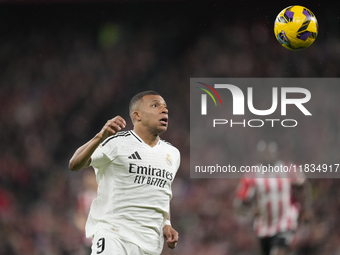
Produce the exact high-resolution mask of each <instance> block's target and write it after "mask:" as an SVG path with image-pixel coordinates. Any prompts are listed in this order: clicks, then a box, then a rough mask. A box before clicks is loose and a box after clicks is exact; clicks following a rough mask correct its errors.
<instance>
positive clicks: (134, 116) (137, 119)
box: [132, 111, 140, 121]
mask: <svg viewBox="0 0 340 255" xmlns="http://www.w3.org/2000/svg"><path fill="white" fill-rule="evenodd" d="M132 117H133V119H134V120H135V121H140V114H139V111H134V112H133V113H132Z"/></svg>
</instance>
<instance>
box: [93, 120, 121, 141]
mask: <svg viewBox="0 0 340 255" xmlns="http://www.w3.org/2000/svg"><path fill="white" fill-rule="evenodd" d="M125 126H126V122H125V120H124V119H123V118H122V117H120V116H116V117H114V118H113V119H110V120H108V121H107V122H106V124H105V126H104V127H103V128H102V130H101V131H100V132H99V135H100V137H101V139H102V140H105V139H106V138H107V137H109V136H111V135H115V134H116V133H117V132H119V131H120V130H121V129H122V128H125Z"/></svg>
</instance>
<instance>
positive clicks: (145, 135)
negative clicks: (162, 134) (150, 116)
mask: <svg viewBox="0 0 340 255" xmlns="http://www.w3.org/2000/svg"><path fill="white" fill-rule="evenodd" d="M133 131H134V132H135V133H136V134H137V135H138V136H139V137H140V138H141V139H142V140H143V141H144V143H146V144H147V145H149V146H150V147H154V146H156V145H157V143H158V141H159V135H155V134H152V133H149V132H143V131H142V130H140V129H138V128H134V130H133Z"/></svg>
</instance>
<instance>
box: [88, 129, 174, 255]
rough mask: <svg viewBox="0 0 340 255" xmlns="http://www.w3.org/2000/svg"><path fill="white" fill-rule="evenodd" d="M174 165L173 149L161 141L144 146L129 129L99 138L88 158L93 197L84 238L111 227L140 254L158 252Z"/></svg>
mask: <svg viewBox="0 0 340 255" xmlns="http://www.w3.org/2000/svg"><path fill="white" fill-rule="evenodd" d="M179 164H180V153H179V151H178V149H177V148H175V147H174V146H172V145H170V144H169V143H167V142H165V141H163V140H159V142H158V144H157V145H156V146H154V147H150V146H149V145H147V144H146V143H144V141H143V140H142V139H141V138H140V137H139V136H138V135H137V134H136V133H135V132H134V131H124V132H119V133H117V134H116V135H114V136H110V137H108V138H107V139H106V140H104V142H103V143H102V144H101V145H100V146H99V147H98V148H97V149H96V151H95V152H94V153H93V155H92V156H91V166H92V167H93V168H94V170H95V173H96V178H97V182H98V196H97V198H96V199H95V200H94V201H93V203H92V205H91V210H90V213H89V216H88V220H87V223H86V236H87V237H93V235H94V234H95V233H96V232H97V231H98V230H99V229H103V228H106V229H111V230H113V232H114V233H116V234H117V236H119V237H120V238H122V239H124V240H127V241H130V242H133V243H135V244H137V245H138V246H140V247H141V248H142V249H143V250H144V252H145V253H148V254H160V253H161V251H162V248H163V242H164V240H163V226H164V225H163V224H164V221H165V219H166V218H167V216H168V212H169V204H170V200H171V197H172V192H171V184H172V182H173V180H174V178H175V175H176V172H177V170H178V168H179Z"/></svg>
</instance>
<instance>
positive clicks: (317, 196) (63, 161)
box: [0, 0, 340, 255]
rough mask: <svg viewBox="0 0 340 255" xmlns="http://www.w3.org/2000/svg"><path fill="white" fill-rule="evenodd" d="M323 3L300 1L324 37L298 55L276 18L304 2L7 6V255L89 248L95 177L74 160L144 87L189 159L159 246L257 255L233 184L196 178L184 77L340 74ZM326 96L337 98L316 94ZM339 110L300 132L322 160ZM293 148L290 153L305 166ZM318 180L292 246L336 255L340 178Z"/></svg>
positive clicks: (1, 211) (3, 119)
mask: <svg viewBox="0 0 340 255" xmlns="http://www.w3.org/2000/svg"><path fill="white" fill-rule="evenodd" d="M325 2H326V1H318V2H316V1H300V3H298V4H300V5H305V6H306V7H308V8H309V9H310V10H311V11H312V12H314V14H315V15H316V17H317V19H318V22H319V27H320V31H319V35H318V38H317V39H316V41H315V43H314V44H313V45H312V46H311V47H310V48H308V49H307V50H304V51H299V52H290V51H288V50H286V49H284V48H283V47H281V46H280V45H279V44H278V42H277V41H276V39H275V37H274V35H273V22H274V19H275V17H276V15H277V14H278V13H279V12H280V11H281V10H282V9H283V8H285V7H287V6H289V5H291V4H296V3H287V1H284V2H282V1H279V2H276V3H273V1H180V0H178V1H161V0H159V1H103V2H98V1H80V0H79V1H72V2H71V1H66V0H65V1H58V0H54V1H47V0H46V1H44V0H39V1H38V0H36V1H34V0H27V1H23V0H22V1H15V0H13V1H0V35H1V36H0V111H1V114H0V134H1V135H0V139H1V142H0V254H6V255H12V254H13V255H14V254H15V255H17V254H20V255H31V254H32V255H38V254H39V255H40V254H44V255H46V254H48V255H83V254H89V253H86V252H87V250H86V242H85V241H84V239H83V232H82V229H83V220H84V217H86V206H87V204H88V203H89V201H90V200H91V197H92V194H93V193H92V192H91V188H90V187H93V183H92V181H93V179H91V172H90V173H89V172H88V171H83V172H77V173H74V172H71V171H70V170H69V169H68V160H69V159H70V157H71V155H72V153H73V152H74V150H75V149H76V148H77V147H78V146H79V145H81V144H83V143H84V142H86V141H87V140H89V139H90V138H91V137H92V136H93V135H94V134H95V133H96V132H98V131H99V130H100V128H101V127H102V126H103V124H104V123H105V122H106V120H107V119H109V118H111V117H113V116H115V115H118V114H119V115H121V116H123V117H124V118H126V119H127V120H129V118H128V107H127V105H128V102H129V100H130V98H131V97H132V96H133V95H134V94H136V93H137V92H140V91H142V90H146V89H154V90H156V91H158V92H160V93H161V94H162V95H163V96H164V98H165V99H166V101H167V103H168V106H169V111H170V126H169V130H168V132H167V133H165V134H164V135H163V136H162V138H163V139H165V140H168V141H169V142H171V143H172V144H173V145H175V146H176V147H178V148H179V149H180V151H181V153H182V164H181V168H180V171H179V172H178V175H177V177H176V179H175V181H174V184H173V193H174V199H173V200H172V204H171V212H172V223H173V226H174V227H175V229H176V230H178V232H179V233H180V242H179V244H178V247H177V248H176V249H175V250H173V251H172V250H169V249H167V248H165V249H164V251H163V254H164V255H169V254H182V255H192V254H198V255H201V254H202V255H203V254H205V255H206V254H213V255H248V254H249V255H250V254H252V255H256V254H259V253H258V252H257V242H256V239H255V238H254V235H253V233H252V227H251V222H250V221H249V220H248V219H246V218H242V217H239V216H238V215H235V213H234V211H233V209H232V199H233V196H234V193H235V188H236V182H235V180H228V179H195V180H194V179H190V175H189V79H190V77H339V75H340V69H339V66H340V65H339V64H340V40H339V39H340V35H339V31H340V13H339V8H338V7H339V4H338V3H336V2H333V3H331V2H329V3H325ZM327 96H338V94H336V91H323V90H322V89H320V100H325V101H327ZM339 113H340V109H339V108H335V109H334V107H333V108H332V107H330V110H329V111H327V113H326V112H325V115H324V119H323V120H322V121H320V123H319V125H317V126H314V127H313V128H312V129H309V128H308V127H306V130H304V131H303V132H302V133H301V134H303V138H304V139H305V140H306V142H308V144H309V145H310V148H313V146H314V147H315V148H321V149H322V151H323V154H322V155H317V156H319V157H320V158H321V159H324V158H325V159H326V158H327V157H331V158H332V160H334V159H336V158H337V157H338V156H339V143H340V136H339V130H340V129H339V128H340V121H339ZM128 128H131V124H129V126H128ZM269 132H270V131H269ZM298 138H299V137H297V139H298ZM249 139H252V140H251V141H252V143H253V144H255V143H256V142H257V140H256V139H257V137H253V138H252V137H251V135H249ZM235 142H236V143H237V139H236V140H235ZM283 142H284V141H283ZM232 146H233V145H231V147H232ZM234 146H237V144H235V145H234ZM297 151H298V149H295V150H291V151H285V157H287V158H291V159H292V160H294V161H297V162H298V163H308V162H304V161H302V162H299V160H300V159H299V158H298V153H297ZM310 153H311V155H310V156H311V157H314V156H315V155H314V154H313V150H312V149H310ZM234 157H238V155H234ZM239 157H240V156H239ZM239 160H242V159H239ZM244 160H245V162H247V160H248V159H247V158H245V159H244ZM333 163H339V162H333ZM88 174H89V175H90V177H89V175H88ZM311 183H312V189H313V212H314V215H315V219H316V220H315V222H314V223H312V224H311V225H309V226H304V227H302V228H301V229H300V230H299V234H298V237H299V238H298V240H297V242H296V243H295V245H296V247H297V252H296V254H299V255H304V254H309V255H313V254H318V255H321V254H322V255H325V254H326V255H333V254H340V247H339V243H340V221H339V217H338V215H339V211H340V199H339V197H340V196H339V195H340V194H339V191H340V189H339V184H340V182H339V180H338V179H313V180H311Z"/></svg>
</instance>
